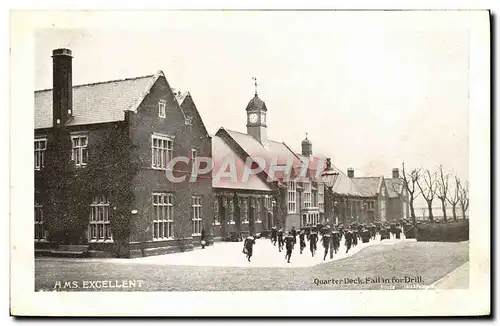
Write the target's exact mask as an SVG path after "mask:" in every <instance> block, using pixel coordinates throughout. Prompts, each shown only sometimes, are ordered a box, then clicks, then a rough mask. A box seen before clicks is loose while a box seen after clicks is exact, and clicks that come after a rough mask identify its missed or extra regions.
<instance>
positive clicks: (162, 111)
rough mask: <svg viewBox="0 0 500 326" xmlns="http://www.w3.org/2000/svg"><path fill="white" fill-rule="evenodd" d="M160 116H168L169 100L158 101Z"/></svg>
mask: <svg viewBox="0 0 500 326" xmlns="http://www.w3.org/2000/svg"><path fill="white" fill-rule="evenodd" d="M158 117H160V118H166V117H167V101H165V100H159V101H158Z"/></svg>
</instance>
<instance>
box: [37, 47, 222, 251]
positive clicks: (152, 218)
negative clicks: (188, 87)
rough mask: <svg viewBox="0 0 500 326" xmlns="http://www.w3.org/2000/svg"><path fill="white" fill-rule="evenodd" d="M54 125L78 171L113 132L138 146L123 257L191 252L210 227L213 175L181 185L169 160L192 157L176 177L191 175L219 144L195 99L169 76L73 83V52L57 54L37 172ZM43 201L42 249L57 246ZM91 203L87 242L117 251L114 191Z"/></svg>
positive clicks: (41, 123) (41, 108)
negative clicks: (67, 141) (67, 138)
mask: <svg viewBox="0 0 500 326" xmlns="http://www.w3.org/2000/svg"><path fill="white" fill-rule="evenodd" d="M80 62H83V61H80ZM55 128H65V129H66V130H67V131H68V132H69V133H70V135H71V142H72V161H73V163H74V164H75V165H76V167H77V168H85V167H86V166H87V164H88V160H89V157H90V155H89V151H90V152H92V149H93V147H94V146H97V145H98V144H99V143H100V142H101V141H102V139H104V138H105V137H106V135H108V134H109V133H110V131H111V130H112V129H118V130H120V132H121V133H120V137H128V138H129V139H130V140H131V142H132V143H133V145H134V147H133V150H131V151H130V153H129V154H130V155H129V157H130V161H131V162H132V161H133V162H139V163H138V164H139V171H138V172H137V174H136V175H135V177H134V178H133V180H132V188H133V189H132V192H133V194H134V199H133V202H132V203H130V205H131V207H133V208H134V209H133V210H132V211H131V214H133V216H132V220H131V224H130V228H131V229H130V238H129V239H128V246H127V250H126V252H125V254H124V256H126V257H133V256H138V255H141V254H145V255H151V254H159V253H165V252H169V251H176V250H179V249H182V250H189V249H192V248H193V245H194V244H196V243H197V242H198V241H197V240H198V239H199V236H200V233H201V229H202V228H203V226H205V227H206V228H208V229H209V228H210V227H211V220H212V214H213V196H212V184H211V182H212V180H211V176H210V175H208V176H199V177H198V178H197V179H196V182H188V180H189V178H188V179H186V181H185V182H180V183H174V182H170V181H168V180H167V177H166V172H167V171H166V170H167V163H168V162H169V160H171V159H172V158H173V157H174V156H176V157H177V156H184V157H188V158H190V159H189V160H188V162H187V164H182V163H179V164H176V165H175V166H174V172H175V173H176V174H177V175H189V174H190V171H191V167H192V164H193V162H194V160H195V158H196V156H206V157H211V152H212V150H211V147H212V144H211V139H210V137H209V135H208V133H207V130H206V129H205V126H204V124H203V121H202V119H201V117H200V115H199V113H198V110H197V109H196V106H195V104H194V102H193V99H192V97H191V95H190V94H189V93H187V92H180V91H177V90H175V89H173V88H171V87H170V85H169V83H168V81H167V79H166V78H165V75H164V74H163V72H161V71H158V72H157V73H156V74H152V75H148V76H142V77H135V78H127V79H121V80H112V81H106V82H98V83H92V84H86V85H78V86H73V85H72V53H71V51H70V50H68V49H57V50H54V51H53V88H52V89H47V90H40V91H36V92H35V152H34V155H35V170H36V171H39V170H40V169H43V166H44V159H46V157H45V151H46V149H47V146H50V143H48V142H49V139H50V137H51V135H53V132H54V130H55ZM35 174H36V172H35ZM35 187H36V186H35ZM37 198H39V196H37V191H35V200H36V202H35V249H36V250H37V249H38V250H44V249H47V248H52V249H54V248H53V247H54V244H52V243H50V234H48V232H46V230H45V229H44V213H43V212H44V207H43V203H42V202H40V200H38V199H37ZM88 205H89V212H90V217H89V219H88V220H89V223H88V224H89V225H88V228H87V229H86V230H85V236H84V238H85V243H86V244H87V245H88V248H89V249H90V250H91V252H94V253H95V254H101V255H105V254H106V253H108V254H109V253H114V251H115V250H116V245H115V241H114V238H113V230H112V229H111V224H110V221H109V217H110V216H111V214H113V210H112V209H111V207H110V203H109V200H108V198H107V194H105V193H100V194H94V196H93V200H92V201H91V202H89V203H88Z"/></svg>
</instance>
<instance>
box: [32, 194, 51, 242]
mask: <svg viewBox="0 0 500 326" xmlns="http://www.w3.org/2000/svg"><path fill="white" fill-rule="evenodd" d="M37 209H38V211H39V212H40V214H39V216H40V219H37ZM34 213H35V216H34V241H35V242H47V236H48V232H47V230H46V229H45V215H44V213H43V204H42V203H40V202H38V201H36V200H35V212H34ZM37 226H38V228H37ZM37 229H38V230H40V231H41V233H42V234H43V237H41V238H39V237H38V232H37Z"/></svg>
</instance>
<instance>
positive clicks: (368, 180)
mask: <svg viewBox="0 0 500 326" xmlns="http://www.w3.org/2000/svg"><path fill="white" fill-rule="evenodd" d="M350 179H351V180H352V182H353V183H354V184H355V185H356V188H357V189H358V190H359V191H360V192H361V195H362V196H363V197H373V196H376V195H377V194H378V193H379V191H380V186H381V184H382V181H383V177H358V178H350Z"/></svg>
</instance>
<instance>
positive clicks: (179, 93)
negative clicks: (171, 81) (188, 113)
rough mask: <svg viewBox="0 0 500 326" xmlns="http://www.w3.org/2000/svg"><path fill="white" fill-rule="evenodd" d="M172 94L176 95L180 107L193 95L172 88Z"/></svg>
mask: <svg viewBox="0 0 500 326" xmlns="http://www.w3.org/2000/svg"><path fill="white" fill-rule="evenodd" d="M172 92H173V93H174V95H175V99H176V100H177V103H179V105H182V103H183V102H184V100H185V99H186V97H188V95H191V94H189V92H188V91H181V90H179V89H177V88H172Z"/></svg>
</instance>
